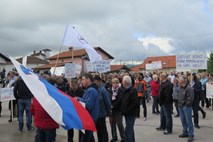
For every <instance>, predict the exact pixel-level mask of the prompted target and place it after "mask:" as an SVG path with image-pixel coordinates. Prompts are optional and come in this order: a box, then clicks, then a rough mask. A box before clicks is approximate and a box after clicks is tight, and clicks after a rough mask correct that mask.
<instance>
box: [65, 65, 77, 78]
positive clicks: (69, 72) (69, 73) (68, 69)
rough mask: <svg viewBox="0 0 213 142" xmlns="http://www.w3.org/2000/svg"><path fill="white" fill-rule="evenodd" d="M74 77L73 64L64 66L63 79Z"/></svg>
mask: <svg viewBox="0 0 213 142" xmlns="http://www.w3.org/2000/svg"><path fill="white" fill-rule="evenodd" d="M75 77H76V71H75V64H74V63H67V64H65V78H75Z"/></svg>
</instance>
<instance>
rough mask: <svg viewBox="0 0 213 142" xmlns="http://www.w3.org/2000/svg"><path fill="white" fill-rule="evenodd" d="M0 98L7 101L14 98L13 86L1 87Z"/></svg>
mask: <svg viewBox="0 0 213 142" xmlns="http://www.w3.org/2000/svg"><path fill="white" fill-rule="evenodd" d="M0 96H1V97H0V100H1V102H3V101H9V100H15V97H14V94H13V88H1V89H0Z"/></svg>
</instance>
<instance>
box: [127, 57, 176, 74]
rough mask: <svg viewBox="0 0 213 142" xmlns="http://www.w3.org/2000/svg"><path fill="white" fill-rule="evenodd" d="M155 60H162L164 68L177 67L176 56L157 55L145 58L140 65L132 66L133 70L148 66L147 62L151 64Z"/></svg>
mask: <svg viewBox="0 0 213 142" xmlns="http://www.w3.org/2000/svg"><path fill="white" fill-rule="evenodd" d="M153 61H161V63H162V68H163V69H164V68H175V67H176V56H175V55H171V56H157V57H148V58H146V59H145V60H144V62H143V63H142V64H140V65H138V66H134V67H132V68H131V70H132V71H140V70H141V69H145V68H146V64H150V63H152V62H153Z"/></svg>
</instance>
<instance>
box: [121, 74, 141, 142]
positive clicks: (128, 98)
mask: <svg viewBox="0 0 213 142" xmlns="http://www.w3.org/2000/svg"><path fill="white" fill-rule="evenodd" d="M122 85H123V87H124V92H123V96H122V99H121V107H120V108H121V113H122V114H123V115H124V117H125V121H126V127H125V136H126V139H125V141H126V142H135V133H134V125H135V119H136V117H137V115H138V105H139V102H138V93H137V90H136V89H135V88H134V86H132V79H131V77H130V76H129V75H125V76H124V77H123V79H122Z"/></svg>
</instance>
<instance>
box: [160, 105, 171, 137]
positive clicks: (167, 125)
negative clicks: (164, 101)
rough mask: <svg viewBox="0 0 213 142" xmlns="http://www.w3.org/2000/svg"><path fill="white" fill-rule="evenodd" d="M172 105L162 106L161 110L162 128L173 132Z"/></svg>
mask: <svg viewBox="0 0 213 142" xmlns="http://www.w3.org/2000/svg"><path fill="white" fill-rule="evenodd" d="M172 126H173V124H172V104H171V105H162V106H161V110H160V128H161V129H166V130H167V131H168V132H169V133H171V132H172Z"/></svg>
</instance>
